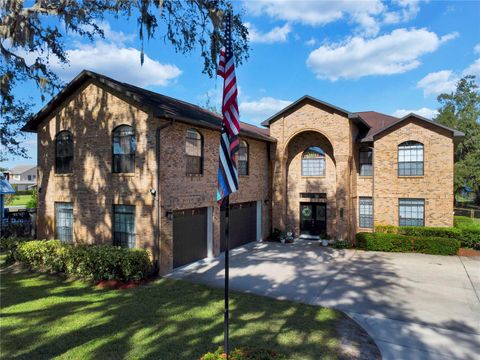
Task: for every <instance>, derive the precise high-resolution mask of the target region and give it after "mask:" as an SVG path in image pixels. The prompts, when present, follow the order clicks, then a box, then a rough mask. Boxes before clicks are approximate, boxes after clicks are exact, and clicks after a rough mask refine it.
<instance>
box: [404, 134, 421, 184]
mask: <svg viewBox="0 0 480 360" xmlns="http://www.w3.org/2000/svg"><path fill="white" fill-rule="evenodd" d="M423 168H424V166H423V144H422V143H420V142H418V141H405V142H403V143H401V144H400V145H398V175H399V176H422V175H423Z"/></svg>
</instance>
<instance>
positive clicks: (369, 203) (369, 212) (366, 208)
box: [359, 197, 373, 228]
mask: <svg viewBox="0 0 480 360" xmlns="http://www.w3.org/2000/svg"><path fill="white" fill-rule="evenodd" d="M359 207H360V211H359V214H360V219H359V220H360V221H359V226H360V227H361V228H373V200H372V198H371V197H361V198H360V199H359Z"/></svg>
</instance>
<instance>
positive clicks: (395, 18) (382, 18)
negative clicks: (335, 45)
mask: <svg viewBox="0 0 480 360" xmlns="http://www.w3.org/2000/svg"><path fill="white" fill-rule="evenodd" d="M244 4H245V8H246V9H247V11H248V12H249V13H250V14H251V15H254V16H260V15H267V16H269V17H271V18H274V19H277V20H286V21H289V22H294V23H300V24H304V25H310V26H322V25H326V24H329V23H332V22H336V21H339V20H347V21H349V22H351V23H353V24H355V25H356V26H357V27H358V29H359V31H360V32H361V33H362V34H364V35H366V36H375V35H376V34H377V33H378V31H379V30H380V26H381V25H382V24H396V23H399V22H405V21H409V20H411V19H412V18H413V17H415V16H416V15H417V13H418V11H419V9H420V8H419V5H418V4H419V1H418V0H396V1H393V2H382V1H381V0H370V1H351V0H340V1H308V0H297V1H291V0H256V1H251V0H244Z"/></svg>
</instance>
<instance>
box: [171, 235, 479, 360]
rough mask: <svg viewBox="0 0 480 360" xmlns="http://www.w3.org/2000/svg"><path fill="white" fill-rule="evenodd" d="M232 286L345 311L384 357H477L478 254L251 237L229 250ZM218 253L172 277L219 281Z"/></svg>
mask: <svg viewBox="0 0 480 360" xmlns="http://www.w3.org/2000/svg"><path fill="white" fill-rule="evenodd" d="M230 264H231V268H230V279H231V288H232V289H234V290H238V291H244V292H250V293H255V294H259V295H266V296H270V297H274V298H278V299H289V300H293V301H298V302H303V303H307V304H311V305H322V306H327V307H334V308H337V309H340V310H342V311H344V312H346V313H347V314H348V315H349V316H350V317H352V318H353V319H354V320H356V321H357V322H358V323H359V324H360V325H362V326H363V327H364V328H365V330H367V331H368V333H369V334H370V335H371V336H372V337H373V338H374V339H375V342H376V343H377V345H378V346H379V348H380V351H381V352H382V355H383V357H384V359H409V360H415V359H465V360H467V359H479V358H480V299H479V297H480V294H479V292H480V258H478V257H477V258H466V257H457V256H432V255H422V254H395V253H380V252H363V251H357V250H334V249H329V248H327V249H325V248H322V247H320V246H319V244H318V243H316V242H308V241H299V242H296V243H295V244H279V243H254V244H250V245H248V246H246V247H243V248H239V249H235V250H234V251H233V252H232V256H231V261H230ZM223 266H224V265H223V259H222V258H218V259H214V260H212V261H210V262H209V261H200V262H198V263H195V264H192V265H190V266H187V267H185V268H182V269H179V270H177V271H175V272H174V273H173V274H171V275H170V276H171V277H173V278H181V279H185V280H189V281H193V282H199V283H203V284H207V285H212V286H217V287H223V281H224V280H223V279H224V272H223Z"/></svg>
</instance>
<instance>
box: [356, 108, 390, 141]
mask: <svg viewBox="0 0 480 360" xmlns="http://www.w3.org/2000/svg"><path fill="white" fill-rule="evenodd" d="M356 114H358V115H360V116H361V117H362V119H363V120H365V122H366V123H367V124H368V125H370V129H369V130H368V132H367V133H366V134H364V136H363V138H370V137H371V135H372V134H374V133H376V132H377V131H379V130H380V129H382V128H384V127H385V126H388V125H390V124H392V123H394V122H397V121H398V120H399V119H398V118H397V117H395V116H391V115H386V114H382V113H379V112H377V111H359V112H357V113H356Z"/></svg>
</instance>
